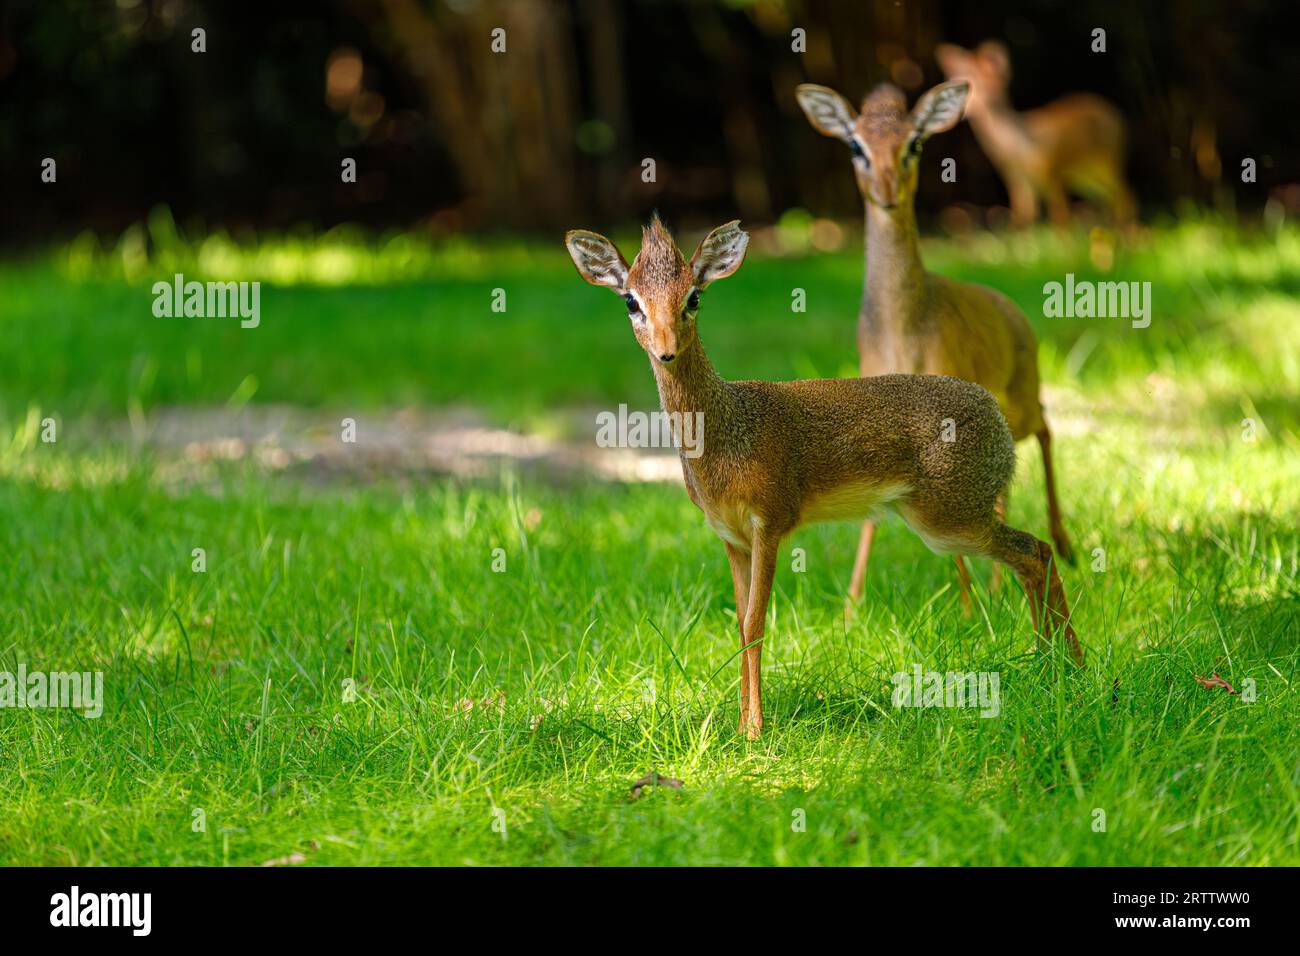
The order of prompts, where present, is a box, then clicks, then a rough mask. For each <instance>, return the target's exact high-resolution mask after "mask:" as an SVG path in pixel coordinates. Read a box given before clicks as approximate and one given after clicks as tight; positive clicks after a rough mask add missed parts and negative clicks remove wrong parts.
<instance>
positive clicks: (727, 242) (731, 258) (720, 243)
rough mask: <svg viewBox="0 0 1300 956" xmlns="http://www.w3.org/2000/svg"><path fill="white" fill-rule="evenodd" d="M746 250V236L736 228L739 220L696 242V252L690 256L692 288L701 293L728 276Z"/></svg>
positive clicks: (737, 265) (742, 260)
mask: <svg viewBox="0 0 1300 956" xmlns="http://www.w3.org/2000/svg"><path fill="white" fill-rule="evenodd" d="M748 248H749V233H747V232H745V230H743V229H741V228H740V220H739V219H733V220H731V222H729V223H727V224H726V225H722V226H719V227H718V228H717V229H714V230H713V231H712V232H711V233H709V234H708V235H707V236H705V237H704V238H703V239H701V240H700V245H699V248H698V249H696V250H695V255H693V256H691V271H692V272H694V273H695V285H696V286H697V287H698V288H701V289H703V288H704V287H705V286H706V285H708V284H709V283H710V282H713V281H714V280H716V279H725V278H726V277H727V276H729V275H731V274H732V273H733V272H735V271H736V270H737V269H739V268H740V264H741V263H742V262H744V261H745V250H746V249H748Z"/></svg>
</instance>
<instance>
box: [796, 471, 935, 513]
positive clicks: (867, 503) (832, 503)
mask: <svg viewBox="0 0 1300 956" xmlns="http://www.w3.org/2000/svg"><path fill="white" fill-rule="evenodd" d="M911 490H912V489H911V487H910V486H908V485H905V484H902V483H898V482H894V483H885V484H882V483H880V482H876V481H856V482H852V483H850V484H846V485H840V486H839V487H837V488H833V489H831V490H830V491H828V492H825V493H824V494H821V495H818V496H817V497H815V498H811V499H809V500H808V501H806V502H804V506H803V511H802V512H800V515H799V519H800V523H801V524H811V523H813V522H818V521H862V520H865V519H867V518H870V517H872V516H874V515H876V514H878V513H879V512H880V511H881V510H882V509H884V508H886V507H888V506H889V505H890V504H892V503H893V502H895V501H897V500H898V499H899V498H902V497H903V496H904V495H906V494H907V493H908V492H909V491H911Z"/></svg>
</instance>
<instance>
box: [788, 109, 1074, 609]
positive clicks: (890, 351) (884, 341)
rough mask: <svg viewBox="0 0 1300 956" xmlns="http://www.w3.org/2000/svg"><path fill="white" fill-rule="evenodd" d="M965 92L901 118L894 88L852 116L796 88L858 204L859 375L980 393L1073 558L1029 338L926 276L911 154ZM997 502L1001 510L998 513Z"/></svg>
mask: <svg viewBox="0 0 1300 956" xmlns="http://www.w3.org/2000/svg"><path fill="white" fill-rule="evenodd" d="M968 89H969V87H968V86H967V84H965V83H943V84H940V85H939V86H936V87H935V88H934V89H932V90H930V91H929V92H928V93H926V94H925V95H924V96H922V97H921V99H920V100H919V101H918V102H917V104H916V108H915V109H913V110H912V111H911V112H910V113H909V112H908V111H907V99H906V97H905V96H904V95H903V91H902V90H900V89H898V88H897V87H895V86H889V85H884V86H878V87H876V89H875V90H873V91H872V92H871V94H870V95H868V96H867V98H866V99H865V100H864V101H863V103H862V112H861V113H857V112H855V111H854V109H853V107H852V106H850V105H849V102H848V100H846V99H845V98H844V97H843V96H841V95H840V94H839V93H836V92H835V91H834V90H831V89H828V88H827V87H824V86H816V85H813V84H811V83H805V84H803V85H801V86H800V87H799V88H798V90H797V96H798V99H799V105H800V106H801V107H803V111H804V113H805V114H807V116H808V121H809V122H810V123H812V125H813V128H814V129H816V130H817V131H818V132H819V133H822V134H823V135H825V136H831V137H834V138H836V139H840V140H843V141H844V142H845V143H847V144H848V146H849V149H850V150H851V151H852V154H853V174H854V176H855V177H856V178H857V181H858V191H859V192H861V193H862V200H863V205H864V206H865V207H866V219H867V224H866V243H867V252H866V278H865V279H864V287H863V293H862V308H861V310H860V311H859V313H858V357H859V365H860V368H861V372H862V374H863V375H882V374H885V373H887V372H910V373H915V374H929V375H952V376H954V377H956V378H962V379H965V380H966V381H968V382H975V383H977V384H979V385H982V386H984V388H986V389H988V391H989V392H991V393H992V394H993V397H994V398H996V399H997V401H998V405H999V406H1001V408H1002V412H1003V414H1004V415H1005V416H1006V419H1007V423H1008V424H1009V425H1010V426H1011V434H1012V436H1013V437H1014V438H1015V439H1016V440H1017V441H1019V440H1020V439H1022V438H1026V437H1028V436H1029V435H1034V436H1036V437H1037V438H1038V443H1039V446H1040V447H1041V449H1042V453H1043V472H1044V476H1045V479H1046V484H1047V512H1048V519H1049V521H1050V525H1051V531H1052V541H1053V542H1054V543H1055V544H1056V551H1057V553H1058V554H1059V555H1060V556H1061V558H1062V559H1064V560H1066V561H1069V562H1071V563H1073V560H1074V552H1073V550H1072V549H1071V547H1070V539H1069V538H1068V537H1067V536H1066V534H1065V527H1064V524H1063V523H1062V521H1061V508H1060V504H1059V503H1058V501H1057V498H1056V481H1055V478H1054V476H1053V474H1052V435H1051V432H1050V431H1049V430H1048V428H1047V421H1046V419H1045V418H1044V416H1043V405H1042V401H1041V400H1040V398H1039V394H1038V340H1037V339H1036V338H1035V337H1034V330H1033V329H1032V328H1031V327H1030V325H1029V320H1028V319H1026V318H1025V315H1024V313H1023V312H1021V311H1020V309H1019V308H1018V307H1017V306H1016V304H1015V303H1014V302H1012V301H1011V300H1010V299H1008V298H1007V297H1006V296H1004V295H1002V294H1001V293H999V292H995V291H994V290H992V289H989V288H987V287H985V286H981V285H972V284H971V283H968V282H956V281H954V280H952V279H945V278H944V277H943V276H938V275H933V274H931V273H929V272H926V271H925V267H924V266H923V265H922V264H921V249H920V244H919V240H918V236H917V230H916V209H915V199H916V189H917V170H918V167H919V166H920V154H921V145H922V143H924V142H925V140H926V139H927V138H928V137H929V136H931V135H932V134H934V133H939V132H943V131H944V130H947V129H951V128H952V127H953V126H954V125H956V123H957V122H958V121H959V120H960V119H961V113H962V107H963V105H964V104H965V102H966V94H967V92H968ZM1005 505H1006V502H1005V497H1004V498H1003V500H1002V501H1001V502H1000V503H999V509H1000V510H1002V509H1004V508H1005ZM874 535H875V523H874V522H873V521H871V520H867V522H866V523H865V524H864V525H863V526H862V538H861V540H860V541H859V544H858V554H857V559H856V560H855V562H854V564H853V577H852V580H851V582H850V584H849V600H850V606H852V603H854V602H856V601H857V600H858V599H859V598H860V597H861V596H862V587H863V581H864V579H865V577H866V573H867V561H868V558H869V557H870V554H871V542H872V539H873V537H874ZM955 560H956V562H957V576H958V580H959V581H960V583H961V598H962V604H963V606H964V607H965V608H967V609H969V607H970V594H969V589H970V576H969V574H968V572H967V570H966V565H965V563H964V562H963V561H962V556H961V554H960V552H958V553H957V554H956V555H955Z"/></svg>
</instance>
